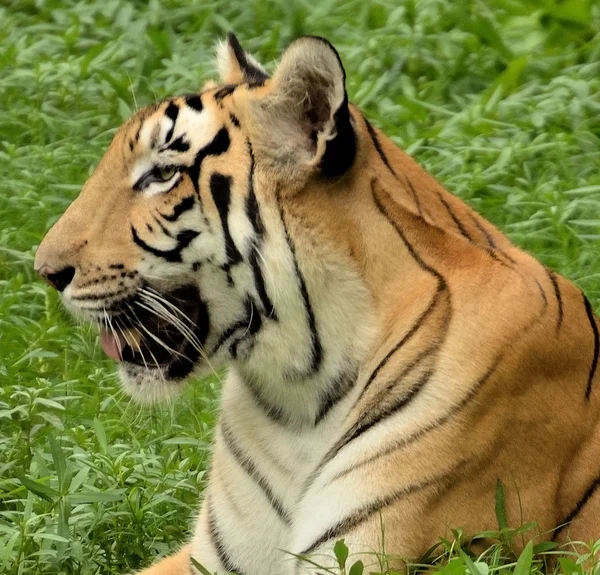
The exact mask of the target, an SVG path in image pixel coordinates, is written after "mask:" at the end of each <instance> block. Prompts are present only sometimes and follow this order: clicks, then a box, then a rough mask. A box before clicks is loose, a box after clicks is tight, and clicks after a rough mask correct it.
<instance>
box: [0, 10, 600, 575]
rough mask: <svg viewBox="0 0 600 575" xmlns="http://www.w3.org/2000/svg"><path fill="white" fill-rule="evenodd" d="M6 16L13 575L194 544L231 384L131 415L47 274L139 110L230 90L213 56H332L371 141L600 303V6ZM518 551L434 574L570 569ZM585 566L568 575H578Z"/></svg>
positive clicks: (0, 331) (3, 272)
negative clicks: (44, 268)
mask: <svg viewBox="0 0 600 575" xmlns="http://www.w3.org/2000/svg"><path fill="white" fill-rule="evenodd" d="M311 4H314V6H311ZM2 6H3V7H0V23H1V25H0V103H1V106H0V165H1V166H2V171H1V173H2V177H1V178H0V573H6V574H7V575H13V574H27V575H31V574H51V573H52V574H56V573H61V574H63V573H64V574H86V575H87V574H96V573H102V574H105V573H108V574H122V573H126V572H128V571H129V570H131V569H134V568H137V567H140V566H142V565H145V564H147V563H148V562H149V561H151V560H152V558H153V557H155V556H156V555H157V554H162V553H165V552H167V551H168V550H169V549H173V548H175V547H176V546H177V544H178V543H179V542H180V541H181V540H182V539H183V538H184V537H185V536H186V534H187V532H188V529H189V526H190V524H191V522H190V519H191V516H192V514H193V510H194V507H195V504H196V502H197V500H198V494H199V492H200V491H201V490H202V488H203V485H204V481H205V477H204V471H203V470H204V469H205V466H206V463H207V454H208V443H207V442H208V441H209V440H210V434H211V428H212V425H213V423H214V419H215V410H216V399H217V395H218V381H215V380H209V381H203V382H198V383H197V384H196V385H194V386H193V387H192V388H191V389H190V390H189V391H188V392H187V394H186V395H185V396H184V397H183V398H182V399H181V400H179V401H178V402H176V404H174V405H172V406H167V407H164V408H157V409H153V410H142V409H140V408H138V407H136V406H133V405H131V404H130V403H129V402H128V400H127V399H126V398H124V397H123V395H122V394H121V392H120V391H119V388H118V385H117V382H116V379H115V377H114V375H113V366H112V365H111V363H110V362H108V361H107V360H106V359H104V358H103V356H102V354H101V352H100V350H99V346H98V343H97V338H96V334H95V333H94V332H93V331H92V330H90V329H89V328H87V327H82V326H73V325H72V323H71V321H70V319H69V318H67V317H66V315H65V314H64V313H63V312H62V311H61V309H60V306H59V304H58V301H57V297H56V295H55V294H54V293H52V292H50V291H48V290H47V289H46V288H45V287H43V286H42V285H41V284H40V283H39V282H38V281H36V279H35V278H34V275H33V273H32V269H31V267H32V260H33V257H32V256H33V253H34V251H35V247H36V245H37V244H38V243H39V241H40V238H41V237H42V235H43V234H44V232H45V230H46V229H47V228H48V227H49V226H50V225H51V224H52V223H53V222H54V221H55V220H56V218H57V217H58V215H59V214H60V213H61V212H62V211H63V210H64V208H65V207H66V206H67V204H68V203H69V201H70V200H71V199H72V198H73V197H74V196H75V195H76V193H77V191H78V189H79V188H80V186H81V184H82V182H83V181H84V180H85V178H86V176H87V175H88V174H89V173H90V171H91V170H92V168H93V166H94V165H95V163H96V162H97V161H98V159H99V157H100V155H101V153H102V150H103V149H104V148H105V146H106V145H107V143H108V142H109V140H110V138H111V136H112V134H113V133H114V130H115V128H116V126H117V125H118V124H119V123H120V122H121V121H122V120H123V119H124V118H125V117H127V116H128V115H129V114H130V113H131V112H132V110H133V109H135V107H136V105H143V104H146V103H149V102H152V101H154V99H155V98H161V97H163V96H166V95H170V94H174V93H178V92H190V91H192V90H194V89H197V88H199V87H201V86H202V84H203V83H204V81H205V80H206V79H208V78H210V77H211V76H212V75H213V66H212V45H213V43H214V41H215V39H216V38H218V37H222V36H223V34H224V33H225V32H226V31H227V30H229V29H233V30H235V31H236V32H237V33H238V35H239V37H240V39H241V40H242V41H244V43H245V44H246V47H247V48H248V49H250V50H251V51H254V52H255V53H256V54H257V55H258V56H259V57H260V58H261V59H262V61H263V62H265V63H267V64H268V63H270V62H272V61H273V59H274V58H276V57H277V55H278V54H279V53H280V51H281V49H282V48H283V47H284V46H285V45H286V44H287V43H288V42H289V41H291V40H292V39H293V38H294V37H296V36H298V35H300V34H303V33H311V34H319V35H324V36H327V37H328V38H329V39H330V40H331V41H332V42H333V43H334V44H335V45H336V46H337V47H338V48H339V50H340V52H341V54H342V57H343V59H344V61H345V63H346V68H347V71H348V80H349V91H350V96H351V99H352V100H353V101H354V102H355V103H357V104H358V105H360V106H361V107H362V108H363V109H364V111H365V112H366V113H367V115H368V116H369V117H370V118H371V119H372V120H373V122H374V123H376V124H377V125H379V126H381V127H382V128H383V129H384V130H385V131H386V132H387V133H388V134H390V135H391V136H392V137H393V138H394V139H395V141H396V142H397V143H398V144H400V145H402V146H403V147H405V148H407V149H408V151H409V152H410V153H411V154H413V155H414V156H415V157H416V158H417V159H418V160H419V161H420V162H422V163H423V164H425V166H426V167H427V168H428V169H429V170H430V171H431V172H432V173H433V174H435V175H436V176H437V177H438V179H440V180H441V181H442V182H443V183H444V184H445V185H446V186H447V187H448V188H449V189H451V190H452V191H454V192H455V193H457V194H458V195H460V196H461V197H463V198H465V199H466V200H467V201H468V202H470V203H471V204H472V205H473V206H474V207H476V208H477V209H478V210H479V211H481V212H482V213H483V214H484V215H485V216H487V217H488V218H489V219H490V220H491V221H492V222H494V223H495V224H497V225H498V226H500V227H501V228H502V229H503V230H505V231H506V232H507V233H508V235H509V236H510V237H511V238H512V239H513V240H514V241H515V242H516V243H518V244H519V245H521V246H523V247H524V248H526V249H528V250H530V251H531V252H533V253H535V254H536V255H537V256H538V257H539V258H540V259H541V260H542V261H543V262H544V263H546V264H548V265H550V266H551V267H552V268H554V269H555V270H557V271H559V272H561V273H563V274H565V275H567V276H568V277H570V278H571V279H573V280H574V281H575V282H576V283H577V284H578V285H580V286H581V287H582V288H584V290H585V291H586V292H587V294H588V296H589V297H590V299H591V300H592V302H593V303H594V304H595V305H596V306H598V304H599V303H600V251H599V250H598V246H597V240H598V239H599V238H600V97H599V93H600V35H599V31H600V6H599V5H598V4H596V3H595V2H592V0H562V1H560V0H543V1H541V0H540V1H538V2H534V1H533V0H406V1H403V2H399V1H397V0H387V1H386V0H371V1H369V2H365V1H363V0H348V1H345V2H344V1H342V0H320V1H319V2H318V3H317V2H313V3H309V2H308V0H305V1H292V0H277V1H275V0H231V1H229V2H217V1H216V0H215V1H213V2H210V1H209V0H206V1H203V2H196V3H194V5H191V3H188V2H186V1H185V0H164V1H162V2H159V1H158V0H154V1H150V2H148V3H147V2H142V1H141V0H140V1H127V0H93V1H92V0H88V1H85V2H78V1H75V0H14V1H13V2H12V3H10V7H7V4H3V5H2ZM507 537H508V535H507V532H503V533H499V534H497V539H498V543H497V545H496V546H495V547H492V548H490V550H489V552H488V554H487V555H486V557H487V558H486V559H485V563H484V562H479V563H477V565H475V566H473V565H469V561H470V559H469V556H468V555H465V554H464V553H462V552H461V551H460V546H459V545H457V544H456V543H452V542H450V541H448V542H447V543H446V547H445V551H444V553H443V556H442V557H441V558H440V559H439V561H438V562H437V565H438V567H439V569H441V570H442V572H443V573H444V574H445V575H455V574H459V573H465V570H466V569H467V568H469V569H470V571H471V573H473V574H474V573H475V572H478V573H480V574H481V575H487V573H488V572H491V571H501V570H505V571H506V570H508V571H511V570H513V569H514V570H515V573H517V572H518V573H519V575H520V574H521V573H528V572H534V571H536V570H543V569H544V568H545V567H544V557H545V556H544V553H547V552H552V550H550V549H547V548H545V547H536V548H535V549H531V548H529V549H530V550H532V551H535V553H534V554H533V555H532V557H533V559H531V560H530V558H529V554H526V555H525V557H524V559H523V558H522V559H521V561H520V563H519V564H516V565H515V563H514V561H516V557H513V556H512V555H511V553H510V549H509V547H510V545H509V544H507V542H506V541H504V539H507ZM503 538H504V539H503ZM338 550H339V551H340V549H338ZM341 552H342V556H343V549H341ZM527 553H529V552H527ZM575 560H576V558H573V560H571V562H570V563H569V562H566V563H564V564H563V565H562V566H561V569H562V571H563V572H565V573H571V572H579V571H577V569H579V568H578V567H577V566H576V564H575ZM502 564H508V565H509V566H508V567H505V568H503V569H501V568H500V567H499V565H502ZM348 565H350V561H348ZM511 565H512V566H511ZM382 570H385V569H382ZM355 573H358V569H357V570H356V571H354V572H352V575H355Z"/></svg>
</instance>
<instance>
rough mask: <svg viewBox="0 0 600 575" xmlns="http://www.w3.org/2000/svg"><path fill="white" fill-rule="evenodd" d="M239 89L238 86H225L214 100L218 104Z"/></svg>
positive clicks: (216, 93)
mask: <svg viewBox="0 0 600 575" xmlns="http://www.w3.org/2000/svg"><path fill="white" fill-rule="evenodd" d="M236 88H237V84H229V85H227V86H223V87H222V88H219V89H218V90H217V91H216V92H215V93H214V94H213V98H214V99H215V100H216V101H217V102H218V101H220V100H222V99H223V98H225V97H227V96H229V94H231V93H233V91H234V90H235V89H236Z"/></svg>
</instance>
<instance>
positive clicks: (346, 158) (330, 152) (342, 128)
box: [307, 36, 356, 178]
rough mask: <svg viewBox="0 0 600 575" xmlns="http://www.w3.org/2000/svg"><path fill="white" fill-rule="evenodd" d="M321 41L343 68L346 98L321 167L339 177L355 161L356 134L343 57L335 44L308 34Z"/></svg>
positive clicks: (325, 174) (336, 117)
mask: <svg viewBox="0 0 600 575" xmlns="http://www.w3.org/2000/svg"><path fill="white" fill-rule="evenodd" d="M307 37H308V38H312V39H314V40H317V41H319V42H323V43H324V44H326V45H327V47H328V48H329V49H330V50H331V51H332V52H333V53H334V54H335V57H336V58H337V61H338V63H339V65H340V68H341V69H342V78H343V85H344V100H343V101H342V103H341V105H340V107H339V108H338V109H337V110H336V111H335V113H334V114H333V121H334V125H335V137H334V138H333V139H331V140H329V141H328V142H327V145H326V147H325V153H324V154H323V157H322V158H321V162H320V164H319V167H320V168H321V173H322V174H323V175H324V176H325V177H332V178H334V177H337V176H341V175H342V174H345V173H346V172H347V171H348V170H349V169H350V168H351V167H352V164H353V163H354V158H355V156H356V135H355V133H354V129H353V127H352V120H351V117H350V109H349V107H348V93H347V92H346V69H345V68H344V64H343V63H342V59H341V58H340V55H339V53H338V51H337V50H336V49H335V47H334V46H333V44H332V43H331V42H329V40H326V39H325V38H321V37H320V36H307Z"/></svg>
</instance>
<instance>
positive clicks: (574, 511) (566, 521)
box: [552, 477, 600, 541]
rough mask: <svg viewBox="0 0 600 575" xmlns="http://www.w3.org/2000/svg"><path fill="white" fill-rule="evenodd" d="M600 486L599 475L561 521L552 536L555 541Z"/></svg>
mask: <svg viewBox="0 0 600 575" xmlns="http://www.w3.org/2000/svg"><path fill="white" fill-rule="evenodd" d="M599 487H600V477H597V478H596V479H594V481H592V483H591V485H590V486H589V487H588V488H587V489H586V490H585V493H584V494H583V496H582V497H581V499H580V500H579V501H578V502H577V505H575V507H574V508H573V509H572V510H571V512H570V513H569V514H568V515H567V516H566V517H565V519H564V520H563V521H561V523H560V525H559V526H558V527H557V529H556V530H555V531H554V535H553V536H552V541H555V540H556V539H557V538H558V536H559V535H560V533H561V532H562V531H563V530H564V529H565V528H566V527H567V526H568V525H569V523H571V522H572V521H573V519H575V517H577V515H579V514H580V513H581V511H582V510H583V508H584V507H585V506H586V504H587V502H588V501H589V500H590V499H591V498H592V496H593V495H594V493H596V491H597V490H598V488H599Z"/></svg>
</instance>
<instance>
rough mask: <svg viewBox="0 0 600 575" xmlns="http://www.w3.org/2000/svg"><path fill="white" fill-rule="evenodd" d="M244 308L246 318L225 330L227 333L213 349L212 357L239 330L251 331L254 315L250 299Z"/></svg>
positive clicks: (223, 334)
mask: <svg viewBox="0 0 600 575" xmlns="http://www.w3.org/2000/svg"><path fill="white" fill-rule="evenodd" d="M244 305H245V308H244V317H243V318H242V319H240V320H237V321H235V322H234V323H232V324H231V325H230V326H229V327H227V328H226V329H225V331H224V332H223V333H222V334H221V337H220V338H219V339H218V341H217V343H216V344H215V345H214V347H213V348H212V350H211V352H210V355H214V354H215V353H217V351H219V349H220V348H221V347H222V346H223V345H225V343H227V341H228V340H229V339H230V338H231V337H232V336H233V335H235V332H236V331H238V330H239V329H244V330H248V331H250V320H251V318H252V316H253V315H254V314H253V307H252V303H251V300H250V298H248V299H247V300H246V302H245V304H244Z"/></svg>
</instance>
